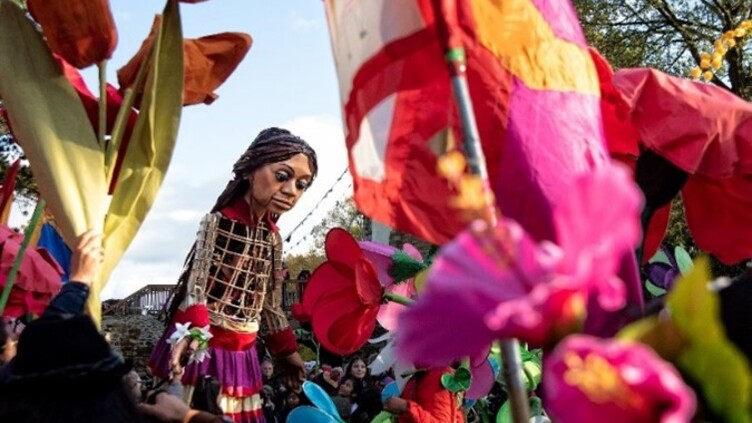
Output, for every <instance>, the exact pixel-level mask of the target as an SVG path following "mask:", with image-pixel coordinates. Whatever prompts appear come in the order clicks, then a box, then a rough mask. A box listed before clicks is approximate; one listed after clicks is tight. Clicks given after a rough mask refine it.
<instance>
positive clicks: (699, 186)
mask: <svg viewBox="0 0 752 423" xmlns="http://www.w3.org/2000/svg"><path fill="white" fill-rule="evenodd" d="M594 60H595V63H596V66H597V67H598V68H599V76H600V78H601V87H602V91H603V92H604V94H607V93H611V94H612V95H611V96H609V95H604V101H603V104H602V106H603V107H602V112H603V115H604V127H605V132H606V135H607V139H608V145H609V149H610V150H611V154H612V156H613V157H614V158H615V159H617V160H619V161H622V162H624V163H626V164H627V165H629V166H630V167H632V169H635V167H637V163H638V159H640V158H641V157H643V156H644V155H646V154H649V155H652V156H654V157H655V158H656V160H657V161H663V162H664V164H663V165H661V166H654V165H653V164H649V165H648V166H646V169H643V170H641V171H640V172H639V173H640V174H638V178H642V179H643V183H641V186H643V187H644V186H645V185H648V186H649V189H650V190H657V191H658V190H664V191H666V190H668V192H666V193H660V194H662V195H665V194H668V198H670V197H671V196H673V195H674V194H675V193H676V191H678V190H679V189H681V194H682V200H683V201H684V208H685V213H686V218H687V224H688V226H689V229H690V231H691V232H692V237H693V238H694V240H695V242H696V243H697V245H698V247H700V248H701V249H702V250H704V251H707V252H709V253H711V254H713V255H714V256H716V257H717V258H718V259H719V260H721V261H722V262H724V263H726V264H732V263H736V262H739V261H741V260H744V259H748V258H750V257H752V227H750V226H749V225H748V224H747V223H748V222H749V221H750V220H752V178H751V177H752V104H750V103H748V102H746V101H744V100H742V99H741V98H739V97H737V96H735V95H733V94H732V93H730V92H728V91H726V90H724V89H722V88H719V87H716V86H714V85H710V84H703V83H699V82H694V81H690V80H688V79H683V78H676V77H671V76H668V75H666V74H664V73H661V72H659V71H657V70H654V69H624V70H621V71H619V72H616V74H614V73H613V71H611V69H610V67H609V65H608V63H607V62H605V60H604V59H603V58H602V57H599V56H597V55H594ZM638 146H639V147H638ZM644 170H646V171H647V172H645V171H644ZM653 171H654V172H653ZM651 172H652V174H650V173H651ZM667 172H669V173H672V175H667V174H664V173H667ZM677 174H678V175H679V176H681V175H682V174H684V178H686V179H685V180H686V183H685V182H684V180H681V179H680V178H679V179H678V181H679V182H680V183H679V184H677V185H675V186H671V185H670V184H669V185H668V186H667V184H666V181H667V180H669V179H670V177H671V176H676V175H677ZM672 189H673V191H672ZM647 196H648V197H650V196H651V193H647ZM648 203H650V199H648ZM668 220H669V206H665V207H662V208H660V209H658V210H655V214H654V215H653V217H652V219H651V221H650V224H649V226H648V229H647V233H646V234H645V242H644V248H645V254H644V255H643V257H644V258H645V259H646V260H647V259H649V258H650V257H651V256H652V255H653V253H655V251H656V250H657V249H658V246H659V245H660V243H661V241H662V240H663V237H664V235H665V232H666V228H667V226H668Z"/></svg>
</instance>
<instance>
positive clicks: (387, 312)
mask: <svg viewBox="0 0 752 423" xmlns="http://www.w3.org/2000/svg"><path fill="white" fill-rule="evenodd" d="M388 290H389V291H391V292H394V293H395V294H399V295H402V296H403V297H407V298H412V297H414V296H415V283H414V282H413V281H412V280H409V281H406V282H403V283H400V284H397V285H392V286H391V287H389V288H388ZM406 309H407V307H405V306H403V305H402V304H397V303H393V302H388V303H386V304H383V305H382V306H381V308H380V309H379V315H378V317H377V320H378V321H379V324H380V325H381V326H382V327H383V328H384V329H386V330H388V331H389V332H394V330H395V329H397V319H398V318H399V315H400V313H402V312H404V311H405V310H406Z"/></svg>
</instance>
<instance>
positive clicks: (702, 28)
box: [574, 0, 752, 99]
mask: <svg viewBox="0 0 752 423" xmlns="http://www.w3.org/2000/svg"><path fill="white" fill-rule="evenodd" d="M574 5H575V8H576V9H577V12H578V13H579V15H580V20H581V23H582V26H583V28H584V30H585V35H586V37H587V39H588V41H589V42H590V44H592V45H593V46H595V47H596V48H597V49H598V50H599V51H600V52H601V53H602V54H603V55H604V56H605V57H606V58H607V59H608V60H609V61H610V62H611V63H612V64H613V65H614V67H616V68H617V69H618V68H623V67H638V66H649V67H654V68H658V69H661V70H663V71H666V72H668V73H671V74H674V75H687V73H688V71H689V70H690V69H691V68H692V67H695V66H697V65H698V64H699V63H700V54H701V53H702V52H711V51H712V50H713V42H714V41H715V40H717V39H718V38H720V37H721V35H722V34H723V33H724V32H725V31H728V30H731V29H733V28H736V27H737V26H738V25H739V24H740V23H741V22H742V21H743V20H745V19H749V18H750V17H751V16H752V2H749V1H739V0H713V1H686V0H574ZM751 49H752V46H750V45H749V44H747V43H741V44H739V45H737V46H736V47H734V48H732V49H730V50H729V52H728V54H727V55H726V57H725V66H724V67H723V69H722V70H721V72H720V73H719V74H718V75H719V76H720V78H715V79H714V80H713V83H715V84H717V85H719V86H721V87H724V88H726V89H728V90H730V91H732V92H734V93H736V94H737V95H739V96H741V97H743V98H747V99H750V98H752V69H750V63H749V57H750V56H749V54H748V53H749V52H750V50H751Z"/></svg>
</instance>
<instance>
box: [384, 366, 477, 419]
mask: <svg viewBox="0 0 752 423" xmlns="http://www.w3.org/2000/svg"><path fill="white" fill-rule="evenodd" d="M443 373H444V370H431V371H429V372H428V373H427V374H426V375H424V376H423V377H422V378H421V379H420V380H419V381H418V388H417V392H416V396H417V399H413V400H407V412H405V413H404V414H402V415H401V416H400V418H399V423H462V422H464V421H465V416H464V414H463V413H462V410H460V408H459V406H458V405H457V402H456V400H455V398H454V394H452V393H451V392H449V391H447V390H446V389H444V387H443V386H442V385H441V375H442V374H443Z"/></svg>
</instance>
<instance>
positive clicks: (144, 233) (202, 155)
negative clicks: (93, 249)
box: [84, 0, 351, 299]
mask: <svg viewBox="0 0 752 423" xmlns="http://www.w3.org/2000/svg"><path fill="white" fill-rule="evenodd" d="M163 6H164V2H161V1H153V0H152V1H133V0H111V8H112V11H113V15H114V17H115V21H116V24H117V27H118V33H119V43H118V46H117V48H116V50H115V53H114V55H113V57H112V59H111V60H110V64H109V65H108V81H109V82H110V83H112V84H114V85H117V78H116V74H115V72H116V70H117V69H118V68H119V67H121V66H123V65H124V64H125V63H126V62H127V61H128V60H129V59H130V57H131V56H132V55H133V54H134V53H135V52H136V51H137V50H138V48H139V46H140V45H141V42H142V41H143V39H144V38H145V37H146V36H147V34H148V32H149V29H150V27H151V23H152V20H153V17H154V14H155V13H159V12H160V11H161V9H162V7H163ZM181 16H182V21H183V35H184V36H185V37H186V38H198V37H200V36H203V35H210V34H215V33H220V32H226V31H237V32H246V33H249V34H250V35H251V36H252V37H253V46H252V47H251V50H250V51H249V52H248V55H247V56H246V57H245V59H244V60H243V61H242V62H241V63H240V65H239V66H238V68H237V69H236V70H235V72H234V73H233V74H232V75H231V76H230V78H229V79H228V80H227V82H226V83H225V84H224V85H222V86H221V87H220V88H219V89H218V90H217V91H216V93H217V94H218V95H219V98H218V99H217V100H216V101H215V102H214V103H213V104H211V105H209V106H206V105H196V106H189V107H186V108H184V109H183V114H182V120H181V125H180V132H179V135H178V141H177V145H176V147H175V151H174V155H173V157H172V163H171V165H170V168H169V171H168V173H167V177H166V179H165V181H164V184H163V186H162V189H161V191H160V193H159V195H158V197H157V200H156V202H155V204H154V206H153V208H152V210H151V212H150V213H149V215H148V217H147V219H146V221H145V222H144V224H143V226H142V227H141V230H140V231H139V233H138V235H137V236H136V238H135V239H134V241H133V243H132V244H131V246H130V248H129V249H128V251H127V252H126V254H125V256H124V258H123V260H122V261H121V262H120V264H119V265H118V267H117V268H116V269H115V271H114V273H113V274H112V276H111V277H110V281H109V283H108V285H107V286H106V287H105V289H104V291H103V293H102V298H103V299H109V298H123V297H126V296H127V295H129V294H131V293H133V292H134V291H136V290H138V289H139V288H141V287H142V286H144V285H147V284H167V283H175V281H176V280H177V278H178V275H179V274H180V271H181V268H182V265H183V260H184V259H185V255H186V254H187V252H188V250H189V249H190V247H191V244H192V243H193V240H194V238H195V234H196V230H197V229H198V224H199V221H200V219H201V217H202V216H203V214H205V213H206V212H207V211H208V210H209V209H210V208H211V206H212V205H213V204H214V201H215V200H216V198H217V196H218V195H219V193H220V192H221V191H222V189H223V188H224V187H225V185H226V184H227V181H228V180H229V179H230V178H231V170H232V165H233V163H234V162H235V161H236V160H237V159H238V157H239V156H240V155H241V154H242V153H243V151H245V149H246V148H247V147H248V145H249V144H250V142H251V141H252V140H253V138H254V137H255V136H256V135H257V134H258V132H259V131H261V130H262V129H264V128H266V127H269V126H280V127H284V128H287V129H289V130H291V131H292V132H293V133H295V134H296V135H299V136H301V137H303V138H304V139H306V140H307V141H308V142H309V143H310V144H311V145H312V146H313V148H314V149H315V150H316V151H317V152H318V159H319V172H320V173H319V177H318V178H317V180H316V181H315V182H314V184H313V186H312V187H311V188H310V189H309V190H308V191H307V192H306V193H305V194H304V195H303V197H302V198H301V200H300V201H299V202H298V205H297V206H296V207H295V209H293V210H292V211H290V212H288V213H287V214H285V215H283V216H282V218H281V219H280V222H279V225H280V229H281V232H282V235H283V236H285V237H286V236H287V235H288V234H289V232H290V231H291V230H292V229H293V228H294V227H295V226H296V225H297V224H298V222H299V221H301V219H302V218H303V217H304V216H306V215H307V214H309V212H311V210H313V213H312V214H311V216H310V217H309V218H308V219H306V221H305V223H304V224H303V225H302V226H301V227H300V228H299V229H297V230H296V231H295V233H294V234H293V236H292V239H291V242H290V243H289V245H288V246H287V247H288V248H289V247H291V246H296V248H295V249H294V250H292V251H289V252H293V253H294V252H303V251H304V250H305V249H306V247H307V246H308V245H309V244H308V243H307V242H306V241H303V242H300V240H301V238H302V236H304V235H305V233H307V232H308V231H309V230H310V229H311V228H312V227H313V226H314V225H315V224H316V223H318V221H320V220H321V218H322V217H323V216H324V215H325V214H326V211H327V210H328V209H329V208H331V206H332V205H333V204H334V202H335V201H336V200H337V199H339V198H343V197H345V196H347V195H350V192H351V188H350V187H351V180H350V177H349V174H348V175H346V176H345V177H344V178H343V180H342V181H341V182H340V183H339V184H337V185H336V186H335V189H334V191H333V192H332V193H330V194H329V195H328V196H327V197H326V199H325V201H324V202H322V203H321V204H320V205H318V206H317V203H318V202H319V201H320V200H321V198H322V197H323V196H324V194H325V192H326V191H327V190H329V188H330V187H331V186H332V184H333V183H334V182H335V180H337V178H338V177H339V176H340V175H341V174H342V172H343V171H344V170H345V169H346V167H347V151H346V148H345V143H344V136H343V130H342V123H341V113H340V105H339V94H338V91H337V79H336V74H335V70H334V61H333V59H332V53H331V47H330V43H329V36H328V33H327V28H326V17H325V14H324V6H323V3H322V2H321V1H318V0H275V1H261V0H209V1H206V2H203V3H197V4H187V3H181ZM84 75H85V78H86V80H87V81H88V82H89V85H90V86H91V87H95V86H96V85H95V83H96V79H95V78H96V76H95V70H94V69H89V70H87V71H86V72H85V73H84Z"/></svg>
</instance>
